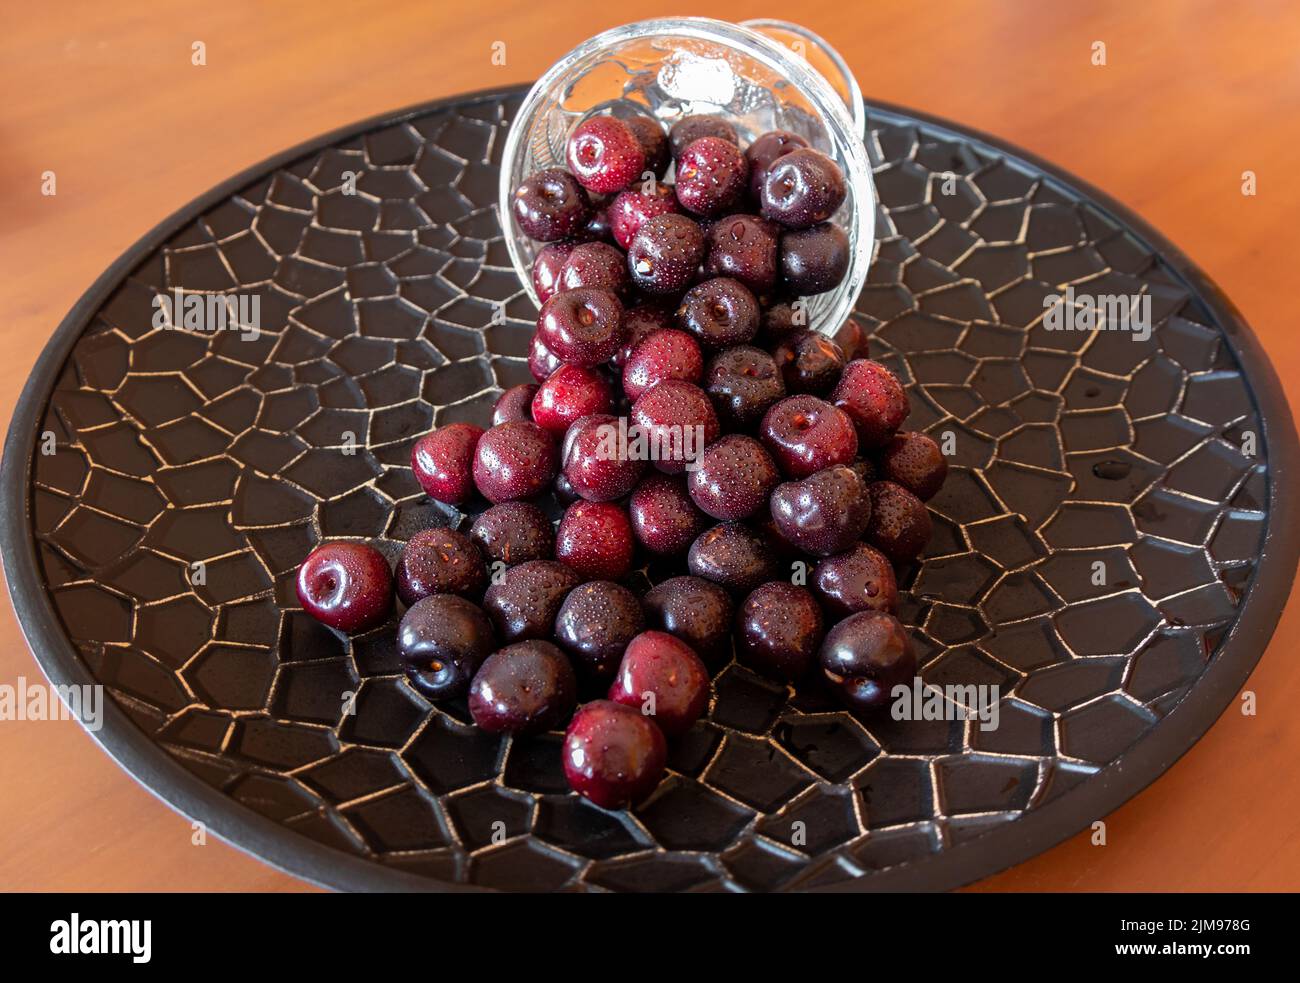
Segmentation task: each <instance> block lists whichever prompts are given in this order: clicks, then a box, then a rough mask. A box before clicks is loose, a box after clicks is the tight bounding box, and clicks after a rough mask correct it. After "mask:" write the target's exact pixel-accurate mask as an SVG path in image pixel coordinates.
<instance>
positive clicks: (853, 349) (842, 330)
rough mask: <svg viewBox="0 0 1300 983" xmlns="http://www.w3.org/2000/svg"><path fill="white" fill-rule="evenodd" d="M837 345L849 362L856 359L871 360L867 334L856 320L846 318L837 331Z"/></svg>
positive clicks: (835, 337)
mask: <svg viewBox="0 0 1300 983" xmlns="http://www.w3.org/2000/svg"><path fill="white" fill-rule="evenodd" d="M834 340H835V344H837V345H839V346H840V351H842V352H843V353H844V357H845V358H846V359H848V360H849V361H853V359H855V358H869V357H870V355H869V352H868V348H869V343H868V338H867V332H866V331H865V330H863V328H862V325H861V324H859V323H858V322H857V320H856V319H854V318H851V317H850V318H846V319H845V321H844V323H843V324H841V325H840V326H839V327H838V328H837V329H836V331H835V335H834Z"/></svg>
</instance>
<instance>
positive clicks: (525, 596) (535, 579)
mask: <svg viewBox="0 0 1300 983" xmlns="http://www.w3.org/2000/svg"><path fill="white" fill-rule="evenodd" d="M580 583H582V578H581V577H580V576H578V574H577V572H576V571H574V570H573V569H572V568H570V567H567V566H565V565H564V564H563V563H556V562H555V561H554V560H529V561H527V562H526V563H521V564H519V565H518V566H515V567H511V568H510V569H509V570H507V571H506V572H505V574H503V575H502V577H501V579H500V581H499V582H497V583H494V584H492V586H491V587H489V588H488V589H487V594H485V595H484V597H483V608H484V610H486V611H487V613H488V616H489V617H490V618H491V619H492V623H493V624H494V625H495V626H496V630H497V634H498V635H499V636H500V637H501V638H502V640H503V641H506V642H517V641H519V640H520V639H524V638H550V637H551V632H552V630H553V629H554V627H555V616H556V615H557V614H559V612H560V605H561V604H563V603H564V598H565V597H566V596H568V593H569V591H571V590H573V588H575V587H577V586H578V584H580Z"/></svg>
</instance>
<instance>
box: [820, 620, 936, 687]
mask: <svg viewBox="0 0 1300 983" xmlns="http://www.w3.org/2000/svg"><path fill="white" fill-rule="evenodd" d="M817 658H818V662H819V663H820V665H821V673H822V676H823V677H824V679H825V680H826V682H827V683H828V684H829V686H830V689H831V691H832V692H834V693H835V695H836V696H837V697H838V698H839V699H840V701H841V702H843V703H844V704H845V705H846V706H848V707H850V708H851V709H854V710H864V711H869V710H879V709H881V708H882V707H885V706H887V705H888V704H889V703H890V701H891V700H892V699H893V689H894V687H895V686H909V687H910V686H911V685H912V681H913V679H914V678H915V677H916V653H915V651H914V650H913V648H912V642H911V639H910V638H908V635H907V629H906V628H904V627H903V624H902V622H900V621H899V620H898V619H897V618H895V617H893V616H892V615H889V614H884V613H882V612H879V611H863V612H861V613H859V614H855V615H852V616H851V617H848V618H845V619H844V620H843V621H841V622H840V623H839V624H837V625H836V626H835V627H833V628H832V629H831V630H830V631H829V632H827V633H826V638H825V640H824V641H823V642H822V645H821V650H820V651H819V652H818V656H817Z"/></svg>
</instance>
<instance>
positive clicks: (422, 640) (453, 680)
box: [397, 594, 496, 700]
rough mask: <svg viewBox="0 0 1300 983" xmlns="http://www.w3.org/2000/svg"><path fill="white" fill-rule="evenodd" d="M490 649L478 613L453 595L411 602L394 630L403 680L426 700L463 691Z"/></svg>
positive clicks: (491, 644)
mask: <svg viewBox="0 0 1300 983" xmlns="http://www.w3.org/2000/svg"><path fill="white" fill-rule="evenodd" d="M495 646H496V639H495V638H494V637H493V635H492V625H491V623H490V622H489V621H488V619H487V615H485V614H484V613H483V609H482V608H480V607H479V606H478V605H477V604H474V603H472V602H470V601H467V600H465V598H463V597H457V596H456V595H455V594H430V595H429V596H428V597H425V598H422V599H421V600H419V601H416V602H415V603H414V604H413V605H411V607H410V608H409V609H408V610H407V612H406V614H404V615H403V616H402V622H401V624H400V625H399V626H398V628H397V651H398V655H399V657H400V659H401V662H402V668H403V670H404V671H405V672H406V678H407V679H409V680H410V681H411V684H412V685H413V686H414V687H415V688H416V689H417V690H419V691H420V692H421V693H423V694H424V695H425V696H427V697H429V699H431V700H442V699H448V698H451V697H456V696H460V695H461V694H462V693H464V692H465V690H466V689H467V688H468V687H469V684H470V680H471V679H473V678H474V673H476V672H478V667H479V666H480V665H482V664H483V660H484V659H486V658H487V657H488V655H489V654H491V652H492V649H493V648H494V647H495Z"/></svg>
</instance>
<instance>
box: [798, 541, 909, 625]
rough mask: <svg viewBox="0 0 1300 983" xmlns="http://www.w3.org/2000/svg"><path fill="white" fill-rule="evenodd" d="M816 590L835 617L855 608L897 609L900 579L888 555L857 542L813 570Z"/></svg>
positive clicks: (874, 609)
mask: <svg viewBox="0 0 1300 983" xmlns="http://www.w3.org/2000/svg"><path fill="white" fill-rule="evenodd" d="M813 589H814V590H815V591H816V592H817V596H818V598H819V599H820V600H821V602H822V604H823V605H825V607H826V610H827V611H828V612H829V613H831V614H833V615H835V616H836V617H844V616H845V615H848V614H853V613H854V612H856V611H896V610H897V609H898V582H897V581H896V580H895V579H894V568H893V567H892V566H890V563H889V558H888V557H886V556H885V555H884V554H883V553H881V552H880V551H879V550H877V549H875V548H873V547H871V546H868V545H867V544H866V543H858V544H856V545H855V546H853V548H852V549H850V550H848V551H847V552H845V553H840V554H837V555H836V556H830V557H827V558H826V559H824V560H822V561H821V562H820V563H818V564H817V566H816V568H815V569H814V570H813Z"/></svg>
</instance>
